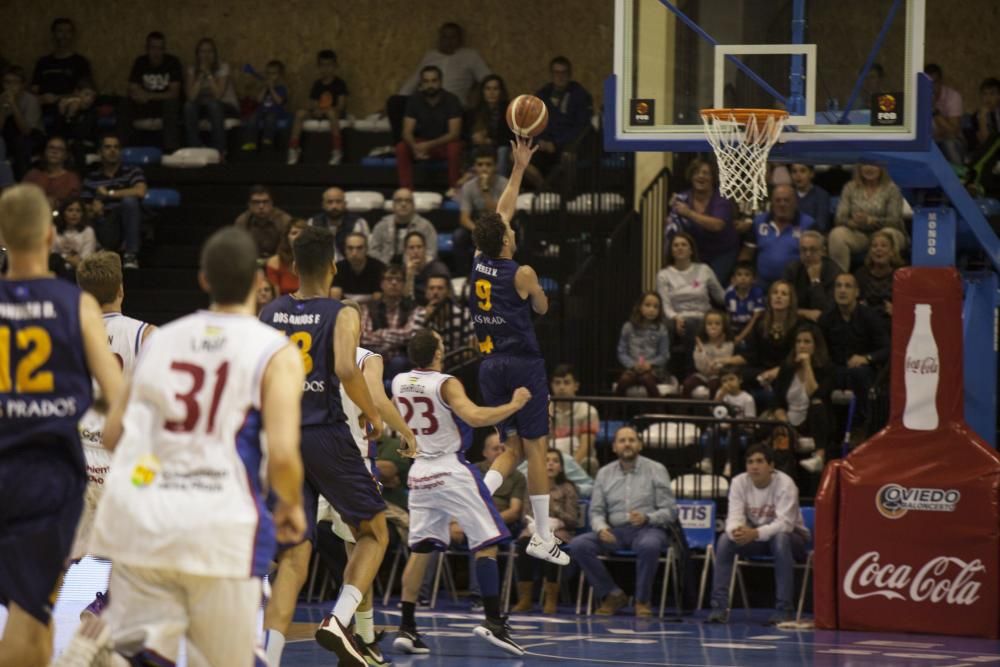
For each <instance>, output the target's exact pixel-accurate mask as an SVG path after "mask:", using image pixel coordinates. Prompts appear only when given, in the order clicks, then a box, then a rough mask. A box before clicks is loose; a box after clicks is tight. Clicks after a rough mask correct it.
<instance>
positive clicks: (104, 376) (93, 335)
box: [80, 292, 125, 450]
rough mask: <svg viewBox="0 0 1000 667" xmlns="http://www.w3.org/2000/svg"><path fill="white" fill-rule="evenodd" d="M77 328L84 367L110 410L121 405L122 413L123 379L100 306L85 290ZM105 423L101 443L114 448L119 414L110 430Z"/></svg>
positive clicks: (82, 295) (117, 434) (119, 429)
mask: <svg viewBox="0 0 1000 667" xmlns="http://www.w3.org/2000/svg"><path fill="white" fill-rule="evenodd" d="M80 331H81V334H82V336H83V351H84V355H85V356H86V357H87V366H88V367H89V368H90V372H91V374H92V375H93V376H94V379H95V380H97V386H99V387H100V388H101V396H103V397H104V399H105V400H106V401H107V403H108V406H109V412H110V411H111V410H113V409H114V408H115V407H120V408H121V411H120V412H124V405H120V404H123V403H124V401H125V378H124V377H123V376H122V371H121V367H120V366H119V365H118V362H117V361H115V356H114V354H112V353H111V348H110V347H109V346H108V332H107V329H105V328H104V318H103V317H102V316H101V307H100V306H98V305H97V299H95V298H94V297H93V296H91V295H90V294H88V293H86V292H84V293H83V294H81V296H80ZM109 421H110V420H109ZM108 425H109V424H105V428H104V446H105V447H106V448H108V449H111V450H113V449H114V448H115V445H117V444H118V438H119V437H120V436H121V414H119V419H118V423H117V424H116V425H112V428H111V431H110V433H109V431H108Z"/></svg>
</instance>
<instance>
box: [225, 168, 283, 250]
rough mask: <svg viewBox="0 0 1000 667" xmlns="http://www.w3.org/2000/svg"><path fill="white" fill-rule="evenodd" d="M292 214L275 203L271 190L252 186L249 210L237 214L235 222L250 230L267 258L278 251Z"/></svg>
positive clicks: (248, 202)
mask: <svg viewBox="0 0 1000 667" xmlns="http://www.w3.org/2000/svg"><path fill="white" fill-rule="evenodd" d="M291 221H292V216H290V215H288V214H287V213H285V212H284V211H282V210H281V209H280V208H278V207H277V206H275V205H274V199H273V198H272V197H271V191H270V190H269V189H268V188H267V187H266V186H263V185H255V186H253V187H251V188H250V198H249V199H248V200H247V210H245V211H243V212H242V213H240V214H239V215H238V216H236V220H234V221H233V224H234V225H236V226H237V227H242V228H243V229H245V230H247V231H248V232H250V236H252V237H253V240H254V241H255V242H256V243H257V252H258V253H259V254H260V255H259V256H260V257H261V258H262V259H267V258H268V257H270V256H271V255H273V254H274V253H276V252H278V244H279V243H280V242H281V237H282V236H284V234H285V229H286V228H287V227H288V223H289V222H291Z"/></svg>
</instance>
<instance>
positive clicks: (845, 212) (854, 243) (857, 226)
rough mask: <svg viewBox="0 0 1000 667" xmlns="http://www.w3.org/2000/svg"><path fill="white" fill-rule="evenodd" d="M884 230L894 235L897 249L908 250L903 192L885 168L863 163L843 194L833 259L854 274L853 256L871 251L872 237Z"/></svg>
mask: <svg viewBox="0 0 1000 667" xmlns="http://www.w3.org/2000/svg"><path fill="white" fill-rule="evenodd" d="M880 230H884V231H885V232H886V233H888V234H891V235H892V237H893V239H894V240H895V241H896V248H897V249H899V250H900V251H902V250H903V249H904V248H906V244H907V238H906V229H905V227H904V226H903V195H902V193H900V191H899V188H898V187H896V184H895V183H893V182H892V180H891V179H890V178H889V172H887V171H886V170H885V168H884V167H882V166H880V165H877V164H871V163H868V164H865V163H862V164H859V165H857V166H855V167H854V178H852V179H851V180H850V181H848V182H847V184H846V185H844V190H843V191H842V192H841V193H840V202H839V203H838V204H837V215H836V217H835V219H834V228H833V229H832V230H831V231H830V240H829V251H830V259H832V260H833V261H835V262H836V263H837V264H839V265H840V266H841V267H842V268H843V269H844V270H845V271H850V269H851V255H852V254H854V253H858V252H862V251H864V250H867V248H868V244H869V242H870V241H871V237H872V234H874V233H875V232H877V231H880Z"/></svg>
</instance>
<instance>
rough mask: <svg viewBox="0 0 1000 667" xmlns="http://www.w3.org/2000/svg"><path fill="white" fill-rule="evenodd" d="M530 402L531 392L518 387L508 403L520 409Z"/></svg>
mask: <svg viewBox="0 0 1000 667" xmlns="http://www.w3.org/2000/svg"><path fill="white" fill-rule="evenodd" d="M530 400H531V392H530V391H528V389H527V388H526V387H518V388H517V389H515V390H514V396H513V398H511V399H510V402H511V403H514V404H515V405H517V407H518V409H520V408H523V407H524V406H525V405H527V404H528V401H530Z"/></svg>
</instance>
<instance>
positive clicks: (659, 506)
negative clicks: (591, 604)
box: [570, 426, 677, 618]
mask: <svg viewBox="0 0 1000 667" xmlns="http://www.w3.org/2000/svg"><path fill="white" fill-rule="evenodd" d="M641 451H642V441H641V440H640V439H639V434H638V433H637V432H636V430H635V429H634V428H632V427H631V426H623V427H621V428H620V429H618V431H617V433H615V442H614V452H615V456H617V457H618V460H617V461H613V462H611V463H609V464H608V465H606V466H604V467H603V468H601V469H600V470H599V471H598V472H597V479H596V480H594V494H593V496H592V497H591V500H590V525H591V527H592V528H593V529H594V530H593V532H590V533H585V534H583V535H578V536H577V537H575V538H573V541H572V542H571V543H570V548H571V550H572V554H573V560H575V561H576V562H577V563H578V564H579V565H580V569H582V570H583V571H584V573H585V574H586V576H587V581H588V582H590V585H591V586H593V587H594V592H595V594H596V595H597V598H598V599H599V600H601V606H600V608H598V610H597V613H598V614H599V615H601V616H611V615H613V614H614V613H615V612H617V611H618V610H619V609H621V608H622V607H624V606H625V605H626V604H627V603H628V596H627V595H625V592H624V591H623V590H622V589H621V588H619V587H618V586H617V585H616V584H615V582H614V580H613V579H612V578H611V574H610V573H609V572H608V569H607V566H606V565H605V564H604V563H603V562H602V561H601V560H600V559H599V558H598V556H600V555H602V554H610V553H612V552H614V551H616V550H618V549H631V550H632V551H634V552H635V565H636V576H635V615H636V616H639V617H647V618H648V617H650V616H652V615H653V610H652V607H651V605H650V601H651V600H652V593H653V579H654V578H655V577H656V570H657V569H658V565H659V560H660V557H661V556H662V555H663V554H664V552H666V550H667V546H668V539H667V533H666V530H665V528H666V526H668V525H669V524H671V523H672V522H673V521H674V519H676V518H677V504H676V502H675V501H674V493H673V491H672V490H671V488H670V475H669V474H668V473H667V469H666V468H665V467H663V465H662V464H660V463H657V462H656V461H653V460H652V459H647V458H646V457H644V456H640V455H639V452H641Z"/></svg>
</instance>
